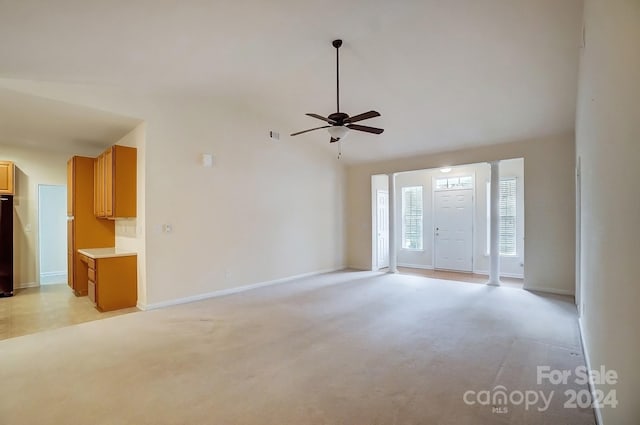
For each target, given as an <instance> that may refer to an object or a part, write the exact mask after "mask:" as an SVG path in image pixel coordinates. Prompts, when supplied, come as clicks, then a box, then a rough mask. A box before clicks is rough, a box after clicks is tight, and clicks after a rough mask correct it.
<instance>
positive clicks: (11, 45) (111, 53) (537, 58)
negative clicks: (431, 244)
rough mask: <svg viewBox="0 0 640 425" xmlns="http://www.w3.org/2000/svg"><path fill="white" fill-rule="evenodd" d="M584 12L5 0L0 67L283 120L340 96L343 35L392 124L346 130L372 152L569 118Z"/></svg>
mask: <svg viewBox="0 0 640 425" xmlns="http://www.w3.org/2000/svg"><path fill="white" fill-rule="evenodd" d="M581 17H582V1H581V0H517V1H516V0H451V1H444V0H431V1H428V0H405V1H395V2H394V1H388V0H384V1H381V0H354V1H348V0H341V1H337V0H324V1H322V2H310V1H300V0H297V1H296V0H270V1H264V0H235V1H220V0H218V1H195V0H184V1H180V2H177V1H169V0H111V1H108V2H107V1H105V2H95V1H86V0H58V1H55V2H42V1H37V0H21V1H19V2H14V1H0V40H1V41H0V76H2V77H8V78H20V79H36V80H49V81H60V82H71V83H94V84H107V85H116V86H122V87H125V88H128V87H136V88H137V89H144V90H150V91H162V92H167V91H170V92H180V93H189V94H198V95H211V96H224V97H228V96H233V97H235V98H237V100H238V102H244V103H246V104H248V105H251V106H252V107H255V108H257V109H259V110H260V111H261V112H262V113H265V114H272V116H273V118H274V122H277V123H284V124H283V125H284V128H275V130H279V131H280V132H281V133H283V134H284V133H290V132H293V131H297V130H303V129H306V128H310V127H314V126H316V125H320V124H321V122H320V121H316V120H314V119H312V118H308V117H305V116H304V115H303V114H304V113H305V112H316V113H319V114H322V115H328V114H329V113H331V112H334V109H335V88H334V86H335V80H334V78H335V76H334V72H335V71H334V70H335V55H334V51H333V48H332V47H331V45H330V42H331V40H332V39H334V38H336V37H341V38H343V39H344V40H345V46H344V48H343V49H342V57H341V63H342V74H341V81H342V90H341V91H342V97H343V101H342V106H343V108H342V109H343V110H344V111H346V112H347V113H349V114H350V115H355V114H357V113H361V112H364V111H366V110H369V109H376V110H378V111H380V112H381V113H382V117H381V118H376V119H373V120H371V121H367V122H363V123H362V124H369V125H374V126H382V127H384V128H385V129H386V131H385V133H384V134H382V135H380V136H375V135H367V134H356V133H355V132H352V134H351V135H350V136H349V139H347V142H348V143H345V146H344V151H345V157H346V158H351V160H354V161H365V160H374V159H382V158H389V157H401V156H406V155H411V154H415V153H417V152H430V151H441V150H448V149H454V148H460V147H466V146H473V145H478V144H492V143H497V142H504V141H513V140H522V139H528V138H534V137H541V136H547V135H551V134H557V133H561V132H567V131H571V130H572V129H573V127H574V110H575V103H576V87H577V69H578V58H579V41H580V34H581V30H580V28H581ZM266 130H271V129H266ZM327 139H328V136H327V134H326V133H325V132H320V131H319V132H316V133H310V134H306V135H302V136H298V138H297V139H296V141H298V140H299V142H300V143H318V144H322V145H325V146H327V148H333V147H331V146H329V144H328V143H327V141H328V140H327Z"/></svg>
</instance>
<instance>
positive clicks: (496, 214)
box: [487, 161, 500, 286]
mask: <svg viewBox="0 0 640 425" xmlns="http://www.w3.org/2000/svg"><path fill="white" fill-rule="evenodd" d="M490 164H491V192H490V193H491V196H490V199H491V213H490V215H491V219H490V220H489V221H490V223H491V234H490V243H489V247H490V250H491V251H490V255H491V268H490V270H489V281H488V282H487V285H491V286H500V161H493V162H490Z"/></svg>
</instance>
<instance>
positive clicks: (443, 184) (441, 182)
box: [436, 179, 447, 189]
mask: <svg viewBox="0 0 640 425" xmlns="http://www.w3.org/2000/svg"><path fill="white" fill-rule="evenodd" d="M446 188H447V179H436V189H446Z"/></svg>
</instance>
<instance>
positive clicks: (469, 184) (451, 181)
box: [436, 176, 473, 190]
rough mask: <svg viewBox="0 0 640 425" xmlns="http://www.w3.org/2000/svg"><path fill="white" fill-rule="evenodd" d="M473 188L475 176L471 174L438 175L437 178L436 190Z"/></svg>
mask: <svg viewBox="0 0 640 425" xmlns="http://www.w3.org/2000/svg"><path fill="white" fill-rule="evenodd" d="M471 188H473V178H472V177H471V176H463V177H438V178H437V179H436V190H447V189H471Z"/></svg>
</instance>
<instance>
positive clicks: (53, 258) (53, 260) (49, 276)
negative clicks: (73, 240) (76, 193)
mask: <svg viewBox="0 0 640 425" xmlns="http://www.w3.org/2000/svg"><path fill="white" fill-rule="evenodd" d="M38 246H39V255H38V258H39V261H38V262H39V267H38V270H39V273H40V285H54V284H66V283H67V187H66V186H60V185H45V184H41V185H38Z"/></svg>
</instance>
